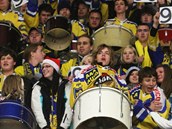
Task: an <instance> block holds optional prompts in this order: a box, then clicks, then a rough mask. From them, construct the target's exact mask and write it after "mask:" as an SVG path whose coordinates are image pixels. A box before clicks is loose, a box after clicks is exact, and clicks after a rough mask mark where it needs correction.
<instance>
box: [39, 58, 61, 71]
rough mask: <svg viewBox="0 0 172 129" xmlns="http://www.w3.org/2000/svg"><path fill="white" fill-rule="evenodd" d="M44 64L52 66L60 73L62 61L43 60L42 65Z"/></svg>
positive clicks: (53, 59)
mask: <svg viewBox="0 0 172 129" xmlns="http://www.w3.org/2000/svg"><path fill="white" fill-rule="evenodd" d="M44 63H47V64H50V65H51V66H52V67H53V68H54V69H55V70H56V71H57V72H59V68H60V60H58V59H55V58H47V59H44V60H43V62H42V65H43V64H44Z"/></svg>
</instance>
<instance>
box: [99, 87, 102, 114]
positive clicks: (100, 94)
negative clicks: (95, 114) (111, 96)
mask: <svg viewBox="0 0 172 129" xmlns="http://www.w3.org/2000/svg"><path fill="white" fill-rule="evenodd" d="M101 88H102V85H101V84H99V112H101V96H102V93H101Z"/></svg>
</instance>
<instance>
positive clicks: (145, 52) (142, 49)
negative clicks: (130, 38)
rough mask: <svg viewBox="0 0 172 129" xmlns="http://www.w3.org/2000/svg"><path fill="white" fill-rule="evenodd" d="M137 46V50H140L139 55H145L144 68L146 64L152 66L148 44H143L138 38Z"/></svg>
mask: <svg viewBox="0 0 172 129" xmlns="http://www.w3.org/2000/svg"><path fill="white" fill-rule="evenodd" d="M135 46H136V50H137V52H138V55H139V57H140V56H143V57H144V60H143V62H142V68H144V67H146V66H148V67H151V66H152V61H151V59H150V56H149V53H148V46H146V47H143V45H142V44H141V42H140V41H139V40H137V41H136V42H135Z"/></svg>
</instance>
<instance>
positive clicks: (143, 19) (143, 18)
mask: <svg viewBox="0 0 172 129" xmlns="http://www.w3.org/2000/svg"><path fill="white" fill-rule="evenodd" d="M152 20H153V17H152V15H151V14H146V13H145V14H143V15H142V16H141V22H142V23H152Z"/></svg>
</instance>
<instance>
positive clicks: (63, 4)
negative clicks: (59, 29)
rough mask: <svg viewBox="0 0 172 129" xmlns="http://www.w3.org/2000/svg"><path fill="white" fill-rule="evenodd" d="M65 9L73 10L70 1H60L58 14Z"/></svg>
mask: <svg viewBox="0 0 172 129" xmlns="http://www.w3.org/2000/svg"><path fill="white" fill-rule="evenodd" d="M63 8H67V9H69V10H70V9H71V7H70V4H69V2H68V1H66V0H63V1H60V3H59V4H58V13H59V12H60V10H61V9H63Z"/></svg>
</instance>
